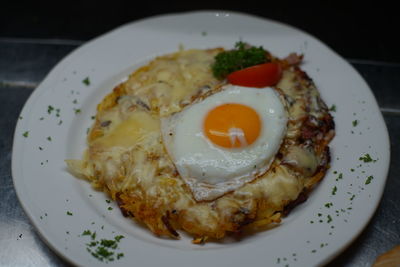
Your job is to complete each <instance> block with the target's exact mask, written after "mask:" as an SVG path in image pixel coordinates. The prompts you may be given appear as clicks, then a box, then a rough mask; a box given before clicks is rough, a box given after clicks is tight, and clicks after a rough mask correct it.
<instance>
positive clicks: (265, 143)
mask: <svg viewBox="0 0 400 267" xmlns="http://www.w3.org/2000/svg"><path fill="white" fill-rule="evenodd" d="M287 120H288V118H287V114H286V110H285V107H284V104H283V103H282V100H281V98H280V96H279V94H278V93H277V92H276V91H275V90H274V89H273V88H268V87H267V88H263V89H259V88H251V87H242V86H234V85H226V86H224V87H223V88H222V90H221V91H219V92H217V93H215V94H213V95H210V96H208V97H206V98H205V99H203V100H201V101H198V102H196V103H192V104H191V105H189V106H187V107H185V108H184V109H183V110H182V111H180V112H177V113H174V114H173V115H171V116H168V117H165V118H162V120H161V130H162V136H163V142H164V145H165V147H166V149H167V151H168V153H169V155H170V157H171V158H172V160H173V162H174V164H175V166H176V168H177V170H178V172H179V174H180V176H181V177H182V179H184V181H185V182H186V184H187V185H188V186H189V187H190V189H191V191H192V194H193V196H194V198H195V199H196V200H197V201H210V200H213V199H216V198H218V197H220V196H222V195H224V194H226V193H227V192H229V191H232V190H235V189H237V188H239V187H241V186H242V185H244V184H245V183H247V182H250V181H252V180H253V179H255V178H256V177H258V176H260V175H262V174H263V173H265V172H266V171H267V170H268V168H269V166H270V165H271V163H272V161H273V160H274V157H275V154H276V152H277V151H278V150H279V147H280V145H281V143H282V140H283V138H284V136H285V132H286V124H287Z"/></svg>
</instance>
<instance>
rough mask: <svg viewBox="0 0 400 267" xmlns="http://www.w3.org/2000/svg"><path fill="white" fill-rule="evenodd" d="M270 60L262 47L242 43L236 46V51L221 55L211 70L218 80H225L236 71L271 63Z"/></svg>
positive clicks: (217, 57)
mask: <svg viewBox="0 0 400 267" xmlns="http://www.w3.org/2000/svg"><path fill="white" fill-rule="evenodd" d="M269 58H270V56H269V53H268V52H267V51H266V50H264V48H263V47H262V46H260V47H255V46H249V45H247V44H246V43H244V42H241V41H240V42H237V43H236V44H235V49H233V50H229V51H225V52H221V53H219V54H218V55H217V56H216V57H215V62H214V64H212V66H211V68H212V72H213V74H214V76H215V77H216V78H217V79H224V78H225V77H226V76H227V75H228V74H230V73H232V72H234V71H237V70H240V69H244V68H247V67H251V66H254V65H257V64H262V63H266V62H269V61H270V59H269Z"/></svg>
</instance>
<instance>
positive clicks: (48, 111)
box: [47, 106, 54, 114]
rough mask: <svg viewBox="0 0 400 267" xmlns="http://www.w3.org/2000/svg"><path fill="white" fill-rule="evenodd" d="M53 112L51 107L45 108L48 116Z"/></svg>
mask: <svg viewBox="0 0 400 267" xmlns="http://www.w3.org/2000/svg"><path fill="white" fill-rule="evenodd" d="M53 110H54V107H53V106H48V107H47V113H49V114H50V113H51V112H52V111H53Z"/></svg>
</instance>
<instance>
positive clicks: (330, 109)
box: [329, 104, 336, 112]
mask: <svg viewBox="0 0 400 267" xmlns="http://www.w3.org/2000/svg"><path fill="white" fill-rule="evenodd" d="M329 111H332V112H336V105H335V104H333V105H332V106H331V107H330V108H329Z"/></svg>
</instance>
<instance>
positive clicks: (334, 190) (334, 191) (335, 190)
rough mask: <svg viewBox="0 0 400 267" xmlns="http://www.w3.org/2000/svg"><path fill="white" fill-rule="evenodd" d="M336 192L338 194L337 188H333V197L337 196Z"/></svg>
mask: <svg viewBox="0 0 400 267" xmlns="http://www.w3.org/2000/svg"><path fill="white" fill-rule="evenodd" d="M336 192H337V187H336V186H334V187H333V188H332V195H336Z"/></svg>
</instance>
